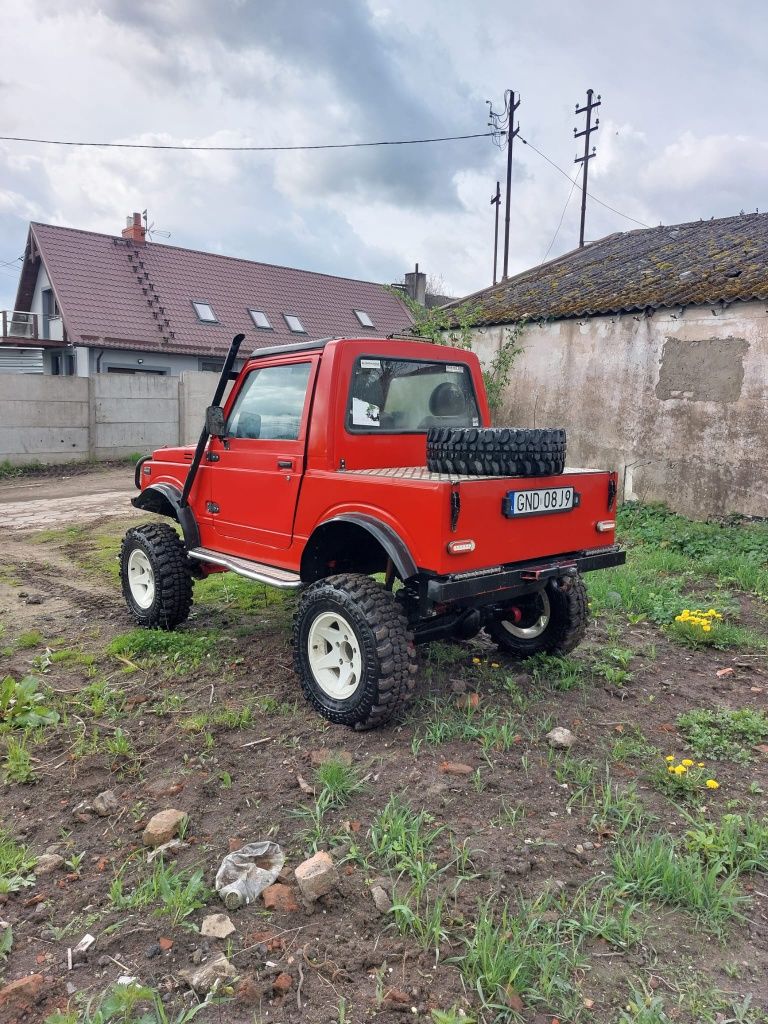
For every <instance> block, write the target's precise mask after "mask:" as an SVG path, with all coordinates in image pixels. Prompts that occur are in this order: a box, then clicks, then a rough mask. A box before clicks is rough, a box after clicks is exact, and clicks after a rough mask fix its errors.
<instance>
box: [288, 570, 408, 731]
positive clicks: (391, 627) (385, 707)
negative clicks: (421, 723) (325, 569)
mask: <svg viewBox="0 0 768 1024" xmlns="http://www.w3.org/2000/svg"><path fill="white" fill-rule="evenodd" d="M293 645H294V654H293V657H294V666H295V669H296V674H297V675H298V677H299V680H300V682H301V687H302V689H303V691H304V695H305V697H306V698H307V700H308V701H309V702H310V704H312V706H313V707H314V708H315V709H316V710H317V711H319V712H320V714H321V715H323V717H324V718H327V719H328V720H329V721H331V722H335V723H337V724H338V725H349V726H352V727H354V728H355V729H373V728H375V727H376V726H379V725H384V724H385V723H386V722H388V721H389V720H390V719H391V718H393V717H394V716H395V715H397V714H398V713H399V712H400V711H401V710H402V708H403V707H404V706H405V704H406V703H407V700H408V698H409V696H410V694H411V692H412V690H413V686H414V675H415V672H416V650H415V647H414V644H413V637H412V636H411V634H410V632H409V631H408V623H407V621H406V618H405V616H404V615H403V613H402V611H401V609H400V606H399V605H398V604H397V602H396V601H395V600H394V598H393V596H392V594H391V593H390V592H389V591H388V590H385V589H384V588H383V587H382V586H381V585H380V584H378V583H376V582H374V580H372V579H371V578H370V577H368V576H360V575H356V574H352V573H349V574H344V575H338V576H329V577H327V578H326V579H323V580H320V581H319V582H317V583H314V584H312V586H310V587H307V589H306V590H305V591H304V593H303V594H302V597H301V600H300V602H299V606H298V609H297V611H296V618H295V622H294V630H293Z"/></svg>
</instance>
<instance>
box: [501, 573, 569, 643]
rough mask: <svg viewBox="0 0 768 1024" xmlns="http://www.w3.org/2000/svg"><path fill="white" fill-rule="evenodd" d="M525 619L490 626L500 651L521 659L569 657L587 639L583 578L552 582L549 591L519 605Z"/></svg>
mask: <svg viewBox="0 0 768 1024" xmlns="http://www.w3.org/2000/svg"><path fill="white" fill-rule="evenodd" d="M517 604H518V606H519V607H521V608H522V611H523V617H522V619H521V620H520V621H519V622H517V623H515V622H513V621H512V620H511V619H504V618H503V617H502V618H499V619H495V620H494V621H492V622H489V623H486V627H485V629H486V632H487V633H488V634H489V635H490V637H491V638H492V639H493V640H495V641H496V644H497V645H498V647H499V649H500V650H502V651H506V653H507V654H514V655H515V656H516V657H518V658H530V657H531V656H532V655H534V654H539V653H541V652H544V653H546V654H567V653H568V651H572V650H573V649H574V647H578V645H579V644H580V643H581V641H582V640H583V639H584V634H585V633H586V630H587V623H588V621H589V609H588V605H587V590H586V587H585V586H584V582H583V580H582V579H581V578H580V577H578V576H577V577H565V578H563V579H559V580H550V582H549V583H548V584H547V586H546V588H545V589H544V590H542V591H540V592H539V593H538V594H533V595H531V596H530V598H528V599H527V600H526V601H525V602H523V601H518V602H517Z"/></svg>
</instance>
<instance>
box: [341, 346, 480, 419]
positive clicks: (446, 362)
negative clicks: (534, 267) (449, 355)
mask: <svg viewBox="0 0 768 1024" xmlns="http://www.w3.org/2000/svg"><path fill="white" fill-rule="evenodd" d="M364 359H378V360H381V361H382V362H383V361H385V360H389V361H390V362H393V363H419V364H421V365H425V364H427V365H432V366H436V367H440V366H461V367H462V371H463V372H464V373H465V374H466V376H467V378H468V380H469V389H470V394H471V396H472V400H473V401H474V403H475V411H476V414H477V426H478V427H480V426H482V420H483V414H482V411H481V407H480V402H479V401H478V395H477V389H476V388H475V380H474V375H473V373H472V367H471V366H470V364H469V363H465V362H463V361H462V360H461V359H418V358H415V357H413V356H395V355H383V354H382V353H381V352H376V353H361V354H360V355H358V356H356V357H355V360H354V362H353V363H352V372H351V373H350V375H349V387H348V389H347V398H346V402H345V405H344V430H345V432H346V433H347V434H354V435H359V434H366V435H368V436H369V437H370V436H374V437H382V436H387V437H391V436H392V435H394V434H409V435H414V434H415V435H420V434H421V435H425V436H426V434H427V432H428V431H429V430H430V429H431V428H429V427H425V428H424V429H423V430H416V429H405V430H398V429H391V428H381V427H369V426H365V425H362V424H359V425H354V424H352V423H350V422H349V410H350V409H351V408H352V398H353V394H352V389H353V386H354V383H355V375H356V374H357V372H358V371H359V370H361V369H362V366H361V362H362V360H364ZM469 426H471V424H469Z"/></svg>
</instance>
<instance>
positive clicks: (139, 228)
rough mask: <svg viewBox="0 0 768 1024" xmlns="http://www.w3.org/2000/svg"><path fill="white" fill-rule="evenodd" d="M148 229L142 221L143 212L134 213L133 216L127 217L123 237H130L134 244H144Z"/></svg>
mask: <svg viewBox="0 0 768 1024" xmlns="http://www.w3.org/2000/svg"><path fill="white" fill-rule="evenodd" d="M146 234H147V229H146V228H145V227H144V225H143V224H142V223H141V214H140V213H134V215H133V216H132V217H127V218H126V225H125V227H124V228H123V238H128V239H129V240H130V241H131V242H133V244H134V245H144V243H145V241H146Z"/></svg>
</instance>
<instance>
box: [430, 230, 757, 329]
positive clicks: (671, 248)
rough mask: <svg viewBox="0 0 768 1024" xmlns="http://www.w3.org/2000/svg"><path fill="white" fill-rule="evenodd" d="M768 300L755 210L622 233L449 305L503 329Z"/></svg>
mask: <svg viewBox="0 0 768 1024" xmlns="http://www.w3.org/2000/svg"><path fill="white" fill-rule="evenodd" d="M766 298H768V213H751V214H742V215H741V216H738V217H721V218H718V219H712V220H703V221H692V222H690V223H688V224H674V225H671V226H659V227H655V228H641V229H638V230H635V231H622V232H617V233H616V234H613V235H608V236H607V237H606V238H601V239H600V240H599V241H596V242H591V243H589V244H587V245H585V246H584V247H583V248H582V249H575V250H573V252H569V253H566V254H565V255H564V256H560V257H559V258H558V259H556V260H552V261H551V262H550V263H544V264H541V265H540V266H538V267H532V268H531V269H530V270H526V271H524V272H523V273H522V274H517V275H516V276H515V277H511V278H509V279H507V280H506V281H502V282H500V283H499V284H497V285H494V286H492V287H490V288H485V289H483V290H482V291H479V292H476V293H475V294H474V295H470V296H467V297H466V298H464V299H458V300H454V301H453V302H451V303H449V304H448V305H447V308H448V309H450V308H451V307H455V306H457V305H460V304H462V303H468V304H469V305H470V306H472V307H476V308H477V309H478V317H477V322H478V323H480V324H501V323H511V322H515V321H519V320H561V319H567V318H573V317H586V316H598V315H605V314H612V313H613V314H616V313H627V312H633V311H638V310H640V311H653V310H656V309H659V308H660V307H663V306H667V307H676V306H683V307H684V306H691V305H703V304H711V303H718V302H725V303H730V302H733V301H735V300H737V299H738V300H743V301H745V300H750V299H758V300H764V299H766Z"/></svg>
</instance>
